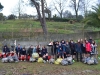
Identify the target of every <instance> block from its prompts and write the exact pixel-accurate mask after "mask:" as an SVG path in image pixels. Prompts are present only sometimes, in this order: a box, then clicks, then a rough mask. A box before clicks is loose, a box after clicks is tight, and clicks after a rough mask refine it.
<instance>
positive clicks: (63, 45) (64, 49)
mask: <svg viewBox="0 0 100 75" xmlns="http://www.w3.org/2000/svg"><path fill="white" fill-rule="evenodd" d="M61 47H62V50H63V52H64V58H66V43H65V41H64V40H62V41H61Z"/></svg>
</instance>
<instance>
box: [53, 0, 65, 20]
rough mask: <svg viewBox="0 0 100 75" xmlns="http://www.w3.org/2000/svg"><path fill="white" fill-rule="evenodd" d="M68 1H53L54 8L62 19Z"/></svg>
mask: <svg viewBox="0 0 100 75" xmlns="http://www.w3.org/2000/svg"><path fill="white" fill-rule="evenodd" d="M66 3H67V0H53V6H54V8H55V10H56V11H57V12H58V14H59V16H60V18H62V17H63V12H64V9H65V7H66Z"/></svg>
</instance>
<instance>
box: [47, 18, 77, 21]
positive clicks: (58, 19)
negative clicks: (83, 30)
mask: <svg viewBox="0 0 100 75" xmlns="http://www.w3.org/2000/svg"><path fill="white" fill-rule="evenodd" d="M47 20H48V18H47ZM49 20H51V21H55V22H69V21H70V20H74V21H75V20H76V19H69V18H59V17H54V18H50V19H49Z"/></svg>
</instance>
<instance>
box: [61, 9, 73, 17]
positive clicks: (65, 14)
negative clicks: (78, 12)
mask: <svg viewBox="0 0 100 75" xmlns="http://www.w3.org/2000/svg"><path fill="white" fill-rule="evenodd" d="M63 16H64V18H72V13H71V12H70V11H68V10H66V11H65V12H64V13H63Z"/></svg>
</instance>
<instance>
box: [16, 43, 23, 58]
mask: <svg viewBox="0 0 100 75" xmlns="http://www.w3.org/2000/svg"><path fill="white" fill-rule="evenodd" d="M15 51H16V54H17V56H18V57H20V56H21V54H22V47H21V46H20V44H18V46H17V47H16V48H15Z"/></svg>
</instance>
